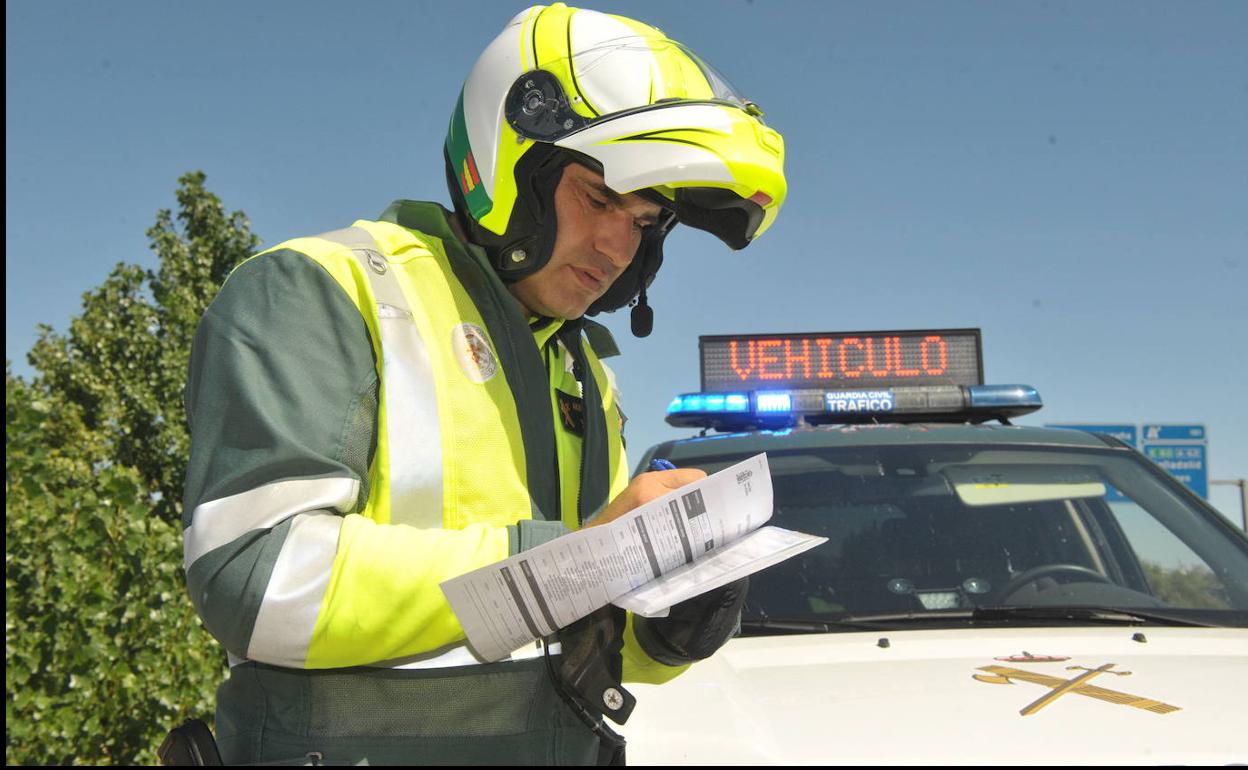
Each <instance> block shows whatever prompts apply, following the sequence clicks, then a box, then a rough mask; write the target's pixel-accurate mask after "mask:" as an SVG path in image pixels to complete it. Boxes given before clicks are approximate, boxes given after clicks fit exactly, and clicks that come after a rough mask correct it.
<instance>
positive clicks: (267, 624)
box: [247, 513, 343, 668]
mask: <svg viewBox="0 0 1248 770" xmlns="http://www.w3.org/2000/svg"><path fill="white" fill-rule="evenodd" d="M342 521H343V519H342V517H341V516H336V515H334V514H331V513H301V514H299V515H298V516H296V517H295V518H294V520H293V521H291V523H290V532H288V533H287V535H286V541H285V542H284V543H282V552H281V553H280V554H278V557H277V563H275V564H274V565H273V574H272V575H271V576H270V577H269V584H268V585H267V586H265V589H264V599H263V600H262V601H261V602H260V611H259V612H258V613H257V614H256V625H255V628H254V630H253V631H252V632H251V642H250V644H248V646H247V656H248V657H250V658H252V659H254V660H260V661H264V662H265V663H272V664H273V665H277V666H290V667H292V668H303V667H304V665H305V664H306V662H307V659H308V646H309V645H310V644H311V642H312V632H313V631H315V630H316V618H317V615H319V614H320V611H321V603H322V602H323V600H324V599H325V589H326V587H327V586H328V585H329V576H330V573H331V572H332V571H333V567H334V554H335V553H336V552H337V551H338V534H339V531H340V530H341V529H342Z"/></svg>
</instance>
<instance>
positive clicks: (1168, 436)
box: [1144, 425, 1205, 443]
mask: <svg viewBox="0 0 1248 770" xmlns="http://www.w3.org/2000/svg"><path fill="white" fill-rule="evenodd" d="M1144 441H1145V442H1149V441H1200V442H1202V443H1203V442H1204V441H1205V426H1203V425H1145V426H1144Z"/></svg>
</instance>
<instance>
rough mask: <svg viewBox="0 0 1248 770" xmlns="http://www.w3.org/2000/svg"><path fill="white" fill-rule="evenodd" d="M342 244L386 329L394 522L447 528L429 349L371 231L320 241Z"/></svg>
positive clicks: (351, 230)
mask: <svg viewBox="0 0 1248 770" xmlns="http://www.w3.org/2000/svg"><path fill="white" fill-rule="evenodd" d="M318 237H319V238H322V239H324V240H327V241H332V242H334V243H341V244H342V245H344V246H347V247H349V248H350V249H351V252H352V254H353V255H354V256H355V258H356V259H357V260H358V261H359V263H360V265H361V266H363V268H364V273H365V275H367V276H368V281H369V285H370V286H371V287H372V289H373V296H374V297H375V298H376V300H377V315H378V318H379V319H380V323H379V326H380V328H381V355H382V365H383V372H384V380H383V386H382V392H383V398H384V402H385V408H386V435H387V437H388V438H387V446H388V448H389V450H390V469H389V470H390V521H391V522H392V523H395V524H410V525H412V526H415V527H423V528H426V529H441V528H442V436H441V430H440V427H439V423H438V394H437V390H436V386H435V381H434V376H433V366H432V364H431V363H430V361H429V349H428V347H427V346H426V345H425V341H424V339H422V338H421V336H420V329H419V328H418V327H417V326H416V322H415V321H414V320H413V317H412V311H411V306H410V305H409V304H408V300H407V297H406V296H405V295H404V294H403V288H402V287H401V286H399V282H398V280H397V279H396V278H395V277H394V273H393V272H392V271H391V269H390V266H389V264H388V263H387V262H386V259H385V257H384V256H383V255H382V253H381V250H380V249H379V248H378V246H377V242H376V240H374V239H373V236H372V235H370V234H369V232H368V231H367V230H364V229H363V228H360V227H348V228H345V229H343V230H335V231H333V232H330V233H325V234H324V235H321V236H318Z"/></svg>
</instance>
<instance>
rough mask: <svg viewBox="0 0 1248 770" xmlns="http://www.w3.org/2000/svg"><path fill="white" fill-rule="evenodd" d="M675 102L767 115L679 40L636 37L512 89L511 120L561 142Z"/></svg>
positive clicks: (580, 55) (606, 44)
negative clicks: (593, 127) (607, 121)
mask: <svg viewBox="0 0 1248 770" xmlns="http://www.w3.org/2000/svg"><path fill="white" fill-rule="evenodd" d="M675 102H683V103H690V102H694V103H696V102H703V103H718V104H724V105H729V106H733V107H737V108H739V109H742V110H744V111H746V112H748V113H749V114H750V115H752V116H753V117H755V118H756V119H757V118H761V116H762V111H761V110H759V108H758V106H757V105H756V104H754V103H753V102H751V101H750V100H749V99H746V98H745V97H744V96H743V95H742V94H741V93H740V92H739V91H738V90H737V89H736V88H735V87H734V86H733V85H732V84H731V83H730V82H729V81H728V79H727V78H726V77H724V76H723V75H722V74H721V73H720V72H719V71H718V70H716V69H715V68H714V67H712V66H711V65H710V64H708V63H707V62H706V61H705V60H704V59H702V57H700V56H698V55H697V54H696V53H694V52H693V51H692V50H690V49H689V48H688V47H686V46H684V45H683V44H681V43H678V42H676V41H674V40H667V39H665V38H654V37H648V36H644V35H628V36H623V37H618V38H614V39H611V40H607V41H603V42H601V43H599V44H598V45H595V46H593V47H591V48H588V49H585V50H581V51H578V52H576V53H574V54H573V55H572V56H571V57H569V58H565V59H561V60H557V61H555V62H551V63H549V64H543V68H542V69H536V70H532V71H530V72H527V73H525V74H524V75H522V76H521V77H520V78H518V79H517V80H516V82H515V83H514V84H513V85H512V88H511V90H510V91H509V92H508V95H507V99H506V102H505V104H504V116H505V118H506V120H507V122H508V123H509V124H510V125H511V127H512V128H513V129H514V130H515V131H516V133H517V134H519V135H520V136H522V137H524V138H526V139H533V140H536V141H539V142H557V141H559V140H560V139H563V138H564V137H566V136H568V135H569V134H572V133H575V132H576V131H580V130H581V129H584V128H586V127H588V126H590V125H592V124H594V123H596V122H598V121H600V120H605V119H608V118H616V117H620V116H622V115H626V114H630V113H633V112H639V111H644V110H649V109H656V108H660V107H663V106H666V105H670V104H672V103H675Z"/></svg>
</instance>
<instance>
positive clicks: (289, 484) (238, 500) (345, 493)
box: [182, 478, 360, 569]
mask: <svg viewBox="0 0 1248 770" xmlns="http://www.w3.org/2000/svg"><path fill="white" fill-rule="evenodd" d="M359 494H360V482H358V481H356V480H355V479H352V478H336V479H335V478H319V479H284V480H282V481H274V482H272V483H270V484H265V485H264V486H262V487H256V488H255V489H249V490H247V491H246V492H240V493H239V494H237V495H230V496H229V497H222V498H219V499H217V500H210V501H209V502H206V503H201V504H200V505H198V506H196V508H195V511H194V512H193V513H192V514H191V526H189V527H187V528H186V530H185V531H183V533H182V553H183V562H182V566H183V567H184V568H186V569H190V566H191V565H192V564H194V563H195V562H196V561H197V560H198V559H199V557H201V556H203V555H204V554H206V553H208V552H209V551H212V550H213V549H216V548H220V547H221V546H223V545H226V544H228V543H231V542H233V541H235V540H237V539H238V538H240V537H242V536H243V535H245V534H247V533H248V532H251V531H253V530H257V529H272V528H273V527H276V526H277V525H278V524H281V523H282V522H283V521H285V520H286V519H288V518H290V517H291V516H294V515H295V514H297V513H303V512H305V511H312V510H317V509H319V508H333V509H335V510H337V511H340V512H342V513H346V512H347V511H349V510H351V508H352V507H353V506H354V505H355V501H356V498H357V497H359Z"/></svg>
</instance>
